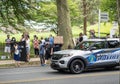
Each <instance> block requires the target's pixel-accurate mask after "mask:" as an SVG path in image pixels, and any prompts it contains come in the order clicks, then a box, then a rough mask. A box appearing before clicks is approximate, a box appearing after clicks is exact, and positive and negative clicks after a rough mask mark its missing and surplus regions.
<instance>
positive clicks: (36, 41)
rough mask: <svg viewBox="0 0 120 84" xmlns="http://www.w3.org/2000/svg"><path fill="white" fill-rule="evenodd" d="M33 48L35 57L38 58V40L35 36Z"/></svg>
mask: <svg viewBox="0 0 120 84" xmlns="http://www.w3.org/2000/svg"><path fill="white" fill-rule="evenodd" d="M33 47H34V53H35V56H36V57H38V56H39V40H38V37H37V36H36V35H35V36H34V40H33Z"/></svg>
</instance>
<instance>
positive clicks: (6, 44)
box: [4, 35, 11, 57]
mask: <svg viewBox="0 0 120 84" xmlns="http://www.w3.org/2000/svg"><path fill="white" fill-rule="evenodd" d="M10 43H11V39H10V35H7V39H5V50H4V52H5V53H7V54H8V57H11V56H9V55H10V52H11V50H10Z"/></svg>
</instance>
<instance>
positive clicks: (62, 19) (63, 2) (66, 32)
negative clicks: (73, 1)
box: [56, 0, 73, 49]
mask: <svg viewBox="0 0 120 84" xmlns="http://www.w3.org/2000/svg"><path fill="white" fill-rule="evenodd" d="M56 2H57V13H58V35H60V36H63V41H64V44H63V48H64V49H67V48H68V46H71V47H73V40H72V31H71V21H70V13H69V9H68V3H67V0H56Z"/></svg>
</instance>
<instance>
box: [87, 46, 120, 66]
mask: <svg viewBox="0 0 120 84" xmlns="http://www.w3.org/2000/svg"><path fill="white" fill-rule="evenodd" d="M119 58H120V48H119V49H115V50H112V51H111V52H108V53H104V50H101V51H98V52H95V53H92V54H91V55H89V56H88V57H87V58H86V59H87V60H88V62H89V65H91V64H94V63H97V62H104V61H109V60H118V59H119Z"/></svg>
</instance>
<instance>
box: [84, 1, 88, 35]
mask: <svg viewBox="0 0 120 84" xmlns="http://www.w3.org/2000/svg"><path fill="white" fill-rule="evenodd" d="M86 6H87V5H86V0H83V16H84V18H83V21H84V22H83V27H84V28H83V33H84V34H85V35H86V29H87V14H86V12H87V11H86Z"/></svg>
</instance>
